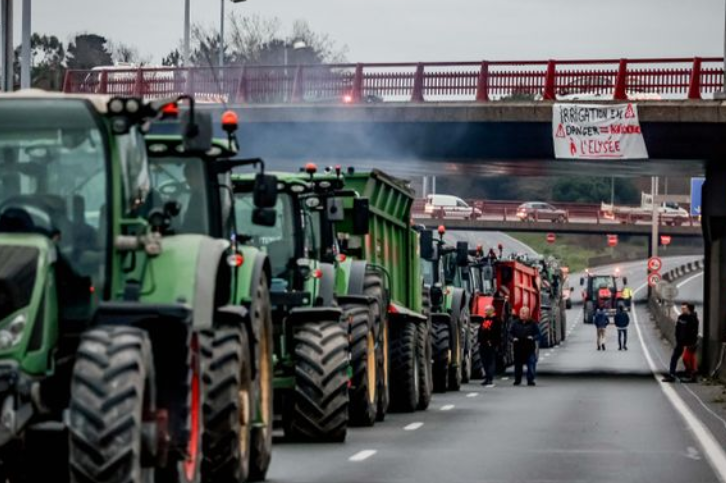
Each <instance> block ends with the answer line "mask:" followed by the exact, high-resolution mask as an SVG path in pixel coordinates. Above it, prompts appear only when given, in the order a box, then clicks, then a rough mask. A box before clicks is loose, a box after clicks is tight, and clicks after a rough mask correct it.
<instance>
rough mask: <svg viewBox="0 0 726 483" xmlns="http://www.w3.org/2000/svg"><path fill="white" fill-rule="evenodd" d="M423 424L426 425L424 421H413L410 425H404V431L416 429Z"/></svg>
mask: <svg viewBox="0 0 726 483" xmlns="http://www.w3.org/2000/svg"><path fill="white" fill-rule="evenodd" d="M423 425H424V423H411V424H409V425H408V426H406V427H404V428H403V430H404V431H416V430H417V429H418V428H420V427H421V426H423Z"/></svg>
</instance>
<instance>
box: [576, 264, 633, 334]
mask: <svg viewBox="0 0 726 483" xmlns="http://www.w3.org/2000/svg"><path fill="white" fill-rule="evenodd" d="M618 279H620V274H619V272H618V271H617V270H616V272H615V274H614V275H608V274H602V273H599V274H594V273H590V272H589V271H587V270H586V271H585V276H584V277H581V278H580V286H582V287H583V290H582V301H583V303H584V304H585V309H584V311H583V312H584V322H585V323H586V324H592V323H593V321H594V318H595V310H596V309H604V310H605V312H606V313H607V314H608V316H614V315H615V311H616V309H617V308H618V304H621V303H623V304H624V305H627V304H625V302H624V301H623V288H624V287H625V286H626V285H627V284H628V279H627V277H623V278H622V280H621V282H622V283H621V284H620V288H618Z"/></svg>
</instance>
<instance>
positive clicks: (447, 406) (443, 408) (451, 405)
mask: <svg viewBox="0 0 726 483" xmlns="http://www.w3.org/2000/svg"><path fill="white" fill-rule="evenodd" d="M454 407H455V406H454V405H453V404H447V405H446V406H442V407H441V410H442V411H451V410H452V409H454Z"/></svg>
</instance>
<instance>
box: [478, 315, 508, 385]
mask: <svg viewBox="0 0 726 483" xmlns="http://www.w3.org/2000/svg"><path fill="white" fill-rule="evenodd" d="M477 338H478V340H479V354H480V355H481V363H482V366H483V367H484V382H482V383H481V385H482V386H486V387H494V375H495V372H496V370H497V351H498V350H499V348H500V347H501V344H502V322H501V320H499V318H498V317H497V316H496V314H495V312H494V307H492V306H491V305H489V306H487V307H486V308H485V309H484V320H482V323H481V324H480V325H479V332H478V334H477Z"/></svg>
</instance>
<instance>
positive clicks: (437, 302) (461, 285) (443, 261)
mask: <svg viewBox="0 0 726 483" xmlns="http://www.w3.org/2000/svg"><path fill="white" fill-rule="evenodd" d="M445 232H446V230H445V229H444V227H443V226H440V227H439V230H438V233H439V238H438V239H437V240H435V239H434V237H433V233H432V232H431V231H430V230H423V231H421V244H422V247H421V253H422V256H421V266H422V270H423V273H424V281H425V283H426V287H427V288H428V292H429V294H430V295H429V296H430V298H429V300H430V311H431V323H432V352H433V369H432V371H433V388H434V391H435V392H446V391H447V390H448V391H458V390H460V389H461V384H462V383H466V382H469V380H470V378H471V372H472V347H471V346H472V344H471V328H470V326H469V325H470V324H469V303H470V300H471V295H470V293H471V290H472V283H473V282H472V280H471V272H470V271H469V246H468V244H467V243H466V242H457V244H456V247H454V246H451V245H447V244H446V243H445V242H444V234H445Z"/></svg>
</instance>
